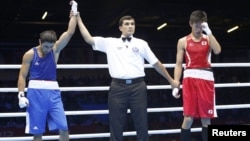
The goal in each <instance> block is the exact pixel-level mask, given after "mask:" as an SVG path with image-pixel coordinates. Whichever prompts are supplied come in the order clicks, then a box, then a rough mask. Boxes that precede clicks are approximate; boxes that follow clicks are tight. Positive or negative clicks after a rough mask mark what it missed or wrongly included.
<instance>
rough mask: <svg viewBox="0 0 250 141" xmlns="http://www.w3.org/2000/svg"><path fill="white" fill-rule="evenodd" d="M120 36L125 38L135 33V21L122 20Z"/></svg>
mask: <svg viewBox="0 0 250 141" xmlns="http://www.w3.org/2000/svg"><path fill="white" fill-rule="evenodd" d="M119 29H120V31H121V32H122V35H123V36H125V37H128V36H131V35H133V34H134V32H135V21H134V20H132V19H131V20H124V21H123V23H122V25H121V26H119Z"/></svg>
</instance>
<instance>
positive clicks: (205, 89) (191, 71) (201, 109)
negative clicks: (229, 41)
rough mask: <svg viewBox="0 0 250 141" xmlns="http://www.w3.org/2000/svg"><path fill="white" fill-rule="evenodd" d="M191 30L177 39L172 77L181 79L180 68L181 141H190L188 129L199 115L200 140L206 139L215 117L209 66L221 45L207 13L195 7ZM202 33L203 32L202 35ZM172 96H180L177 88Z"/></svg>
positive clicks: (212, 81) (213, 93) (212, 79)
mask: <svg viewBox="0 0 250 141" xmlns="http://www.w3.org/2000/svg"><path fill="white" fill-rule="evenodd" d="M189 25H190V27H191V33H190V34H189V35H187V36H184V37H182V38H180V39H179V40H178V44H177V54H176V66H175V70H174V79H175V80H179V81H180V79H181V74H182V63H183V61H184V59H185V63H186V64H185V67H184V71H183V81H182V86H183V87H182V88H183V90H182V93H183V115H184V120H183V123H182V126H181V141H191V131H190V128H191V126H192V123H193V120H194V118H200V119H201V123H202V140H203V141H207V140H208V139H207V138H208V137H207V136H208V135H207V127H208V125H209V124H211V118H215V117H217V113H216V109H215V88H214V76H213V71H212V69H211V54H212V51H213V53H214V54H219V53H220V52H221V46H220V44H219V43H218V41H217V40H216V38H215V37H214V35H213V34H212V32H211V30H210V29H209V26H208V23H207V14H206V13H205V12H204V11H200V10H196V11H193V12H192V13H191V15H190V21H189ZM204 33H205V34H204ZM173 96H174V97H175V98H179V97H180V95H179V94H178V90H177V89H175V90H173Z"/></svg>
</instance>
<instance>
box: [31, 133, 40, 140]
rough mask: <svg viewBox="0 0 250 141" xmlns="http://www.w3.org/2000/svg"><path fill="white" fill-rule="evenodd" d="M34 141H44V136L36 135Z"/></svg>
mask: <svg viewBox="0 0 250 141" xmlns="http://www.w3.org/2000/svg"><path fill="white" fill-rule="evenodd" d="M33 141H42V135H41V134H39V135H34V137H33Z"/></svg>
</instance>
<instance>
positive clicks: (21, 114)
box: [0, 104, 250, 117]
mask: <svg viewBox="0 0 250 141" xmlns="http://www.w3.org/2000/svg"><path fill="white" fill-rule="evenodd" d="M216 108H217V109H238V108H250V104H232V105H217V106H216ZM182 110H183V109H182V107H171V108H148V109H147V111H148V113H153V112H176V111H182ZM108 113H109V112H108V110H87V111H65V114H66V115H98V114H108ZM128 113H130V110H129V109H128ZM24 116H26V113H25V112H15V113H13V112H12V113H1V114H0V117H24Z"/></svg>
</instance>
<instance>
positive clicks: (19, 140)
mask: <svg viewBox="0 0 250 141" xmlns="http://www.w3.org/2000/svg"><path fill="white" fill-rule="evenodd" d="M200 131H201V128H191V132H200ZM148 133H149V135H153V134H173V133H180V129H169V130H149V131H148ZM134 135H136V132H135V131H131V132H123V136H134ZM109 136H110V133H93V134H74V135H72V134H71V135H69V138H70V139H79V138H101V137H109ZM32 139H33V137H3V138H0V141H23V140H32ZM55 139H59V135H47V136H43V140H55Z"/></svg>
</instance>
